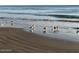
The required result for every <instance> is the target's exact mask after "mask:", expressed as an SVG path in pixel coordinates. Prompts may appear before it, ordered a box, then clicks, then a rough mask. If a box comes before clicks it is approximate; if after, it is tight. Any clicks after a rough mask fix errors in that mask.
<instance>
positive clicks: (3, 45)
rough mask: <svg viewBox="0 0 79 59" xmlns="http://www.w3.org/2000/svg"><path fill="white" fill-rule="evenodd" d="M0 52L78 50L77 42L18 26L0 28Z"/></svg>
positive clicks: (78, 43) (78, 44)
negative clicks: (33, 31)
mask: <svg viewBox="0 0 79 59" xmlns="http://www.w3.org/2000/svg"><path fill="white" fill-rule="evenodd" d="M0 52H19V53H23V52H31V53H32V52H33V53H38V52H41V53H43V52H47V53H49V52H51V53H52V52H79V42H68V41H63V40H59V39H55V38H47V37H43V36H40V35H37V34H34V33H29V32H25V31H23V30H22V29H20V28H0Z"/></svg>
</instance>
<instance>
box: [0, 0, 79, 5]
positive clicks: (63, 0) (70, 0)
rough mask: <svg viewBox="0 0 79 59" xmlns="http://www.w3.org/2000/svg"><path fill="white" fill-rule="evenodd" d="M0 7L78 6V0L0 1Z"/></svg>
mask: <svg viewBox="0 0 79 59" xmlns="http://www.w3.org/2000/svg"><path fill="white" fill-rule="evenodd" d="M0 5H79V0H0Z"/></svg>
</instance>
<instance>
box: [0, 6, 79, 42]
mask: <svg viewBox="0 0 79 59" xmlns="http://www.w3.org/2000/svg"><path fill="white" fill-rule="evenodd" d="M11 24H12V25H11ZM32 25H34V27H33V28H32ZM0 26H1V27H19V28H24V30H25V31H29V32H33V33H36V34H39V35H43V36H47V37H50V38H52V37H53V38H59V39H62V40H68V41H75V42H78V41H79V39H78V38H79V34H78V32H79V6H78V5H27V6H26V5H24V6H23V5H19V6H17V5H12V6H11V5H9V6H6V5H5V6H0Z"/></svg>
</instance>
